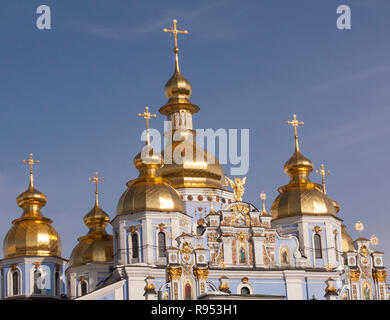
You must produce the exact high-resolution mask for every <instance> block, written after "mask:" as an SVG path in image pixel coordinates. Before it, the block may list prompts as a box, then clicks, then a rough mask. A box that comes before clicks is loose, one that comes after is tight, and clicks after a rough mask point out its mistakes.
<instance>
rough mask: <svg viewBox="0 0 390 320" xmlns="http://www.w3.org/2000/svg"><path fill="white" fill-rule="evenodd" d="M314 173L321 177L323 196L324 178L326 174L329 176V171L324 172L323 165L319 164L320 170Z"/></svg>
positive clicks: (324, 190)
mask: <svg viewBox="0 0 390 320" xmlns="http://www.w3.org/2000/svg"><path fill="white" fill-rule="evenodd" d="M316 173H318V174H320V175H321V176H322V191H323V192H324V194H326V188H325V176H326V175H327V174H330V171H329V170H325V167H324V164H323V163H322V164H321V170H316Z"/></svg>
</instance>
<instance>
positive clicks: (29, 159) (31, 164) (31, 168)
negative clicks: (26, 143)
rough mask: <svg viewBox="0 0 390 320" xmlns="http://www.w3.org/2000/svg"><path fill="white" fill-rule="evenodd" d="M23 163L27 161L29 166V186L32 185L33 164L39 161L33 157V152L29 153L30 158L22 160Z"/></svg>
mask: <svg viewBox="0 0 390 320" xmlns="http://www.w3.org/2000/svg"><path fill="white" fill-rule="evenodd" d="M23 162H24V163H27V164H28V165H29V166H30V187H32V188H33V187H34V176H33V165H34V164H36V163H40V161H39V160H34V159H33V154H32V153H30V158H28V159H27V160H23Z"/></svg>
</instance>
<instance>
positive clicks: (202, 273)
mask: <svg viewBox="0 0 390 320" xmlns="http://www.w3.org/2000/svg"><path fill="white" fill-rule="evenodd" d="M208 275H209V270H208V269H206V268H196V269H194V276H195V279H196V292H197V296H200V295H201V294H204V293H206V281H207V277H208Z"/></svg>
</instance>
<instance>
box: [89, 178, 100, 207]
mask: <svg viewBox="0 0 390 320" xmlns="http://www.w3.org/2000/svg"><path fill="white" fill-rule="evenodd" d="M88 181H92V182H93V183H95V205H96V206H98V205H99V192H98V183H99V182H102V181H104V179H101V178H99V176H98V173H97V172H95V174H94V176H93V178H89V179H88Z"/></svg>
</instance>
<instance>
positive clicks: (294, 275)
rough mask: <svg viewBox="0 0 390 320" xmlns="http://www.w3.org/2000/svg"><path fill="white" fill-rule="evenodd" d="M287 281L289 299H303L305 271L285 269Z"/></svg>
mask: <svg viewBox="0 0 390 320" xmlns="http://www.w3.org/2000/svg"><path fill="white" fill-rule="evenodd" d="M283 274H284V278H285V281H286V291H287V300H303V298H304V297H303V280H304V276H305V272H304V271H300V270H299V271H296V270H285V271H283Z"/></svg>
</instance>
